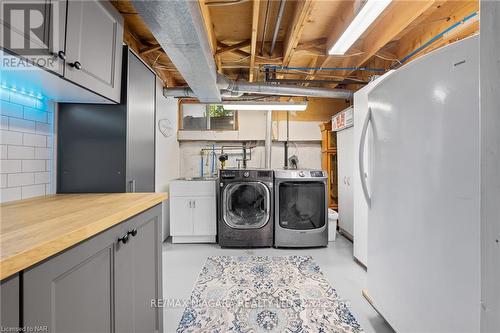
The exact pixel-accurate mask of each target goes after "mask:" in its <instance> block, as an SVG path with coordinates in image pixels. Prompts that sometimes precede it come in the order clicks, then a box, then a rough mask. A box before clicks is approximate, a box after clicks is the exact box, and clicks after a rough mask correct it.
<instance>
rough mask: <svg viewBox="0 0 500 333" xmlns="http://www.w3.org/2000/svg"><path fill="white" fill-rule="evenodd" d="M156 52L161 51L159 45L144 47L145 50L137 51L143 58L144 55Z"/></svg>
mask: <svg viewBox="0 0 500 333" xmlns="http://www.w3.org/2000/svg"><path fill="white" fill-rule="evenodd" d="M158 50H161V46H160V45H153V46H148V47H145V48H143V49H141V50H140V51H139V55H141V56H143V55H146V54H149V53H152V52H155V51H158Z"/></svg>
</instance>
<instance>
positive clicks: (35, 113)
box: [23, 107, 47, 123]
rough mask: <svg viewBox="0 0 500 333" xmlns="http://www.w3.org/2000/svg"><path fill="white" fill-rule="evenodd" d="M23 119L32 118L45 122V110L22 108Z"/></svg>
mask: <svg viewBox="0 0 500 333" xmlns="http://www.w3.org/2000/svg"><path fill="white" fill-rule="evenodd" d="M23 118H24V119H27V120H33V121H40V122H42V123H46V122H47V112H45V111H43V110H39V109H33V108H27V107H25V108H24V117H23Z"/></svg>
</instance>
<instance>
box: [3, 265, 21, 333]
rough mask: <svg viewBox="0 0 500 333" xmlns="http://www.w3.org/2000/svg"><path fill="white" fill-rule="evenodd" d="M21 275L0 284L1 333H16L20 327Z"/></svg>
mask: <svg viewBox="0 0 500 333" xmlns="http://www.w3.org/2000/svg"><path fill="white" fill-rule="evenodd" d="M19 291H20V289H19V275H17V274H16V275H14V276H11V277H10V278H7V279H5V280H3V281H2V283H1V284H0V299H1V303H0V331H1V332H15V331H14V330H12V329H14V328H16V327H18V326H19V319H20V316H19Z"/></svg>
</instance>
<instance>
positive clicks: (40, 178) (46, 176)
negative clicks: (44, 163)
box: [35, 172, 50, 184]
mask: <svg viewBox="0 0 500 333" xmlns="http://www.w3.org/2000/svg"><path fill="white" fill-rule="evenodd" d="M49 181H50V173H49V172H36V173H35V184H48V183H49Z"/></svg>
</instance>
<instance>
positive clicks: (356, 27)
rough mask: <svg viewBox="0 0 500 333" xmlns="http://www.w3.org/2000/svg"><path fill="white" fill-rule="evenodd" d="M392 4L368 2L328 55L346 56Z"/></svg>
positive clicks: (377, 0) (384, 0)
mask: <svg viewBox="0 0 500 333" xmlns="http://www.w3.org/2000/svg"><path fill="white" fill-rule="evenodd" d="M390 3H391V0H367V1H366V3H365V4H364V6H363V7H362V8H361V9H360V10H359V12H358V14H357V15H356V17H354V19H353V20H352V22H351V24H349V26H348V27H347V29H346V30H345V31H344V33H343V34H342V36H340V38H339V39H338V40H337V41H336V42H335V44H334V45H333V46H332V47H331V48H330V50H329V51H328V54H331V55H342V54H345V53H346V52H347V50H349V49H350V48H351V46H352V44H354V42H355V41H357V40H358V39H359V37H360V36H361V35H362V34H363V33H364V32H365V30H366V29H368V27H369V26H370V25H371V24H372V23H373V22H374V21H375V19H376V18H377V17H378V16H379V15H380V14H381V13H382V12H383V11H384V9H385V8H387V6H388V5H389V4H390Z"/></svg>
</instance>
